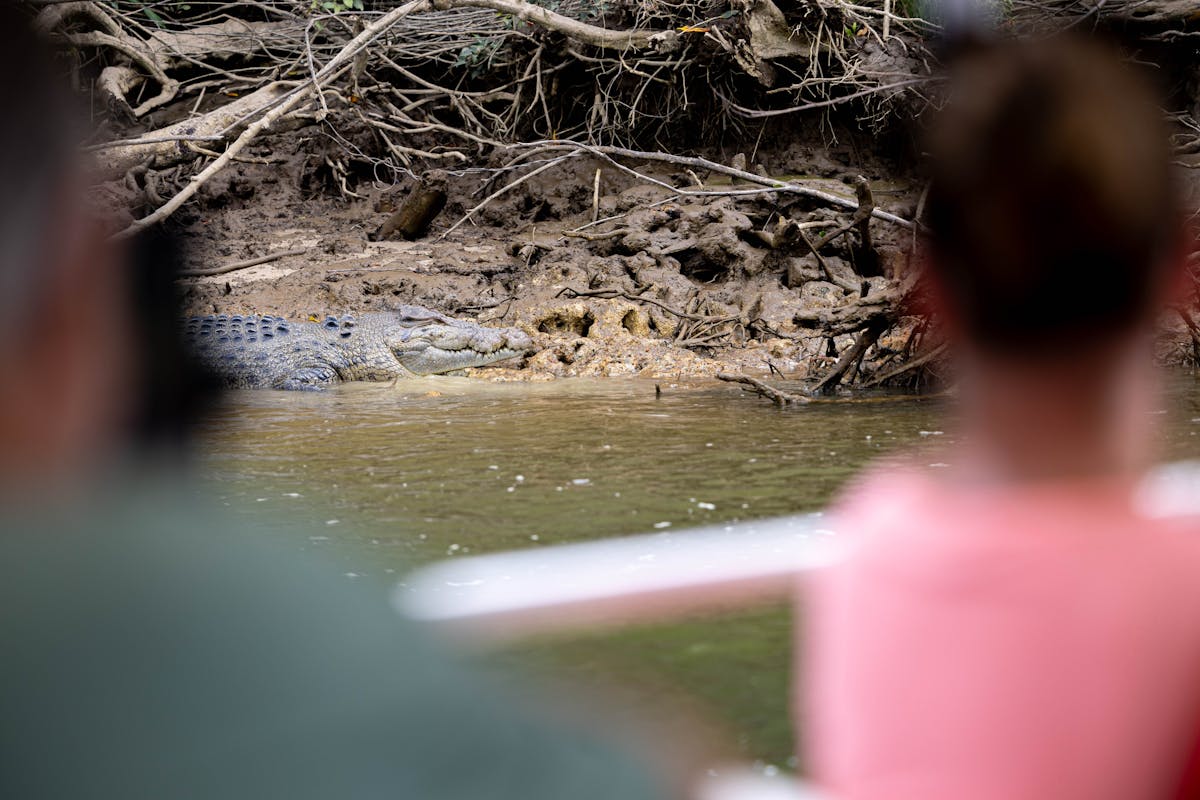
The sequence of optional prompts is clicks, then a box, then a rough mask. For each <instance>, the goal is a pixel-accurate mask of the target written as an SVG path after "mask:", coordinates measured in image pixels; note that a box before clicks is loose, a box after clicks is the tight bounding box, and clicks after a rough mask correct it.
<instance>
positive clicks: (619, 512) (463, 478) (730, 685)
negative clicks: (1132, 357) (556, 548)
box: [202, 376, 1200, 765]
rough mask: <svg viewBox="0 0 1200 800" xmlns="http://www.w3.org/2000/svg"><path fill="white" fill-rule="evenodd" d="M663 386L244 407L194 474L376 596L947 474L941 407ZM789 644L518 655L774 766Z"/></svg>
mask: <svg viewBox="0 0 1200 800" xmlns="http://www.w3.org/2000/svg"><path fill="white" fill-rule="evenodd" d="M660 385H661V386H662V390H663V391H662V394H661V396H656V392H655V385H654V383H648V382H644V381H618V380H608V381H585V380H571V381H558V382H554V383H547V384H489V383H483V382H472V381H468V380H465V379H422V380H419V381H410V382H405V383H402V384H399V385H397V386H395V387H384V386H368V385H351V386H345V387H341V388H340V389H338V390H335V391H331V392H326V393H319V394H308V393H281V392H247V393H243V394H238V395H235V396H234V397H233V398H232V401H231V402H230V404H229V405H228V406H227V408H226V409H225V410H224V411H222V412H221V413H220V414H219V415H218V416H217V417H216V418H215V419H213V420H212V421H211V422H210V423H209V424H208V425H207V426H206V427H205V429H204V430H203V432H202V448H203V450H204V457H203V461H202V464H203V469H204V472H205V474H206V476H207V477H209V478H211V480H212V481H213V482H214V484H215V486H216V490H217V492H218V494H219V495H220V496H221V498H222V499H223V500H225V501H226V502H228V503H229V504H230V505H231V506H232V507H233V508H235V509H236V510H237V511H239V512H241V513H246V514H251V515H273V516H277V515H285V516H286V517H287V518H292V519H296V520H298V521H302V522H307V523H309V524H307V525H305V524H298V525H297V527H296V534H295V536H296V541H295V546H296V547H303V548H313V549H319V550H324V551H326V552H327V555H328V556H329V557H330V558H331V559H333V560H335V561H336V562H337V563H338V564H339V568H340V569H342V571H343V572H345V573H346V574H347V579H348V580H352V579H357V578H368V579H369V578H372V577H374V578H384V579H389V580H390V579H392V576H398V575H399V574H401V573H402V572H403V571H404V570H405V569H406V568H409V567H411V566H413V565H416V564H419V563H423V562H426V561H429V560H432V559H436V558H444V557H448V556H449V557H453V556H457V555H461V554H467V553H480V552H486V551H493V550H501V549H510V548H517V547H541V546H545V545H547V544H553V543H558V542H565V541H574V540H582V539H592V538H599V537H608V536H618V535H623V534H631V533H641V532H647V531H651V530H656V529H658V530H662V529H665V528H668V527H669V528H671V529H673V530H674V529H680V528H684V527H686V526H690V525H701V524H706V523H715V522H724V521H729V520H738V519H749V518H753V517H766V516H774V515H779V514H787V513H792V512H800V511H811V510H815V509H818V508H820V507H821V506H822V505H823V504H825V503H826V502H828V500H829V499H830V497H831V496H832V494H833V493H834V492H835V490H836V489H837V487H839V486H840V485H841V484H842V483H843V482H844V481H845V480H846V479H847V477H848V476H850V475H851V474H853V473H854V472H856V471H857V470H859V469H860V468H861V467H862V466H863V464H865V463H866V462H868V461H870V460H871V459H873V458H876V457H878V456H880V455H881V454H883V453H885V452H888V451H890V450H893V449H895V448H897V447H903V448H905V449H906V450H908V451H910V452H912V451H915V452H916V453H917V454H918V455H919V456H925V457H928V459H929V462H930V463H938V464H942V463H944V459H943V457H942V456H941V455H939V453H938V450H939V448H940V446H941V445H944V444H946V443H947V441H946V440H947V439H948V438H949V435H948V434H947V433H944V432H943V430H944V426H945V421H944V420H945V417H946V415H947V413H948V411H949V409H948V408H947V405H946V403H945V402H942V401H930V400H921V399H917V398H896V399H890V400H884V399H880V400H877V401H873V402H866V403H845V404H841V403H839V404H831V405H812V406H807V407H804V408H799V409H792V410H780V409H777V408H775V407H774V406H773V405H771V404H770V403H768V402H766V401H764V400H761V399H759V398H754V397H750V396H747V395H744V394H743V393H742V392H741V390H740V389H738V388H736V387H732V386H726V385H712V386H702V387H694V386H693V387H684V386H673V385H672V384H670V383H669V382H661V384H660ZM1171 398H1172V404H1173V406H1174V411H1173V412H1172V413H1168V414H1167V415H1166V419H1167V423H1166V425H1165V426H1164V431H1165V434H1164V436H1165V445H1166V447H1165V450H1166V452H1167V454H1168V455H1169V456H1170V457H1171V458H1195V457H1200V436H1198V435H1197V434H1198V433H1200V383H1197V381H1196V380H1195V379H1194V378H1192V377H1190V376H1180V377H1178V378H1176V379H1174V380H1173V382H1172V385H1171ZM1164 413H1165V411H1164ZM948 468H952V465H950V466H949V467H948ZM789 628H790V620H789V619H788V615H787V612H786V610H784V609H771V610H765V611H763V610H759V611H754V612H750V613H747V614H741V615H738V616H736V617H731V618H723V619H720V620H709V621H693V622H689V623H685V624H673V625H662V626H654V627H652V628H646V629H641V630H632V631H625V632H620V633H616V634H611V633H610V634H605V635H603V636H599V635H589V636H581V637H579V638H577V639H575V640H573V641H569V642H558V643H556V644H554V645H553V646H552V647H549V648H548V649H547V648H542V647H539V648H533V649H534V650H535V651H536V655H537V658H538V659H539V660H543V661H544V660H550V661H553V662H554V663H555V664H557V665H558V667H559V669H560V670H563V671H566V672H569V673H573V674H575V675H576V676H577V677H580V678H582V679H585V680H591V679H595V678H599V677H601V676H612V675H614V674H615V675H618V676H622V677H623V678H627V679H629V680H632V681H634V682H635V683H636V684H638V685H639V686H640V687H642V688H641V690H640V691H641V692H642V694H643V695H646V696H648V695H650V694H656V693H659V692H661V691H665V690H667V689H668V687H669V689H670V690H671V691H673V692H674V691H677V692H678V693H680V694H682V695H686V696H688V697H691V698H695V699H696V700H697V701H698V702H699V703H700V704H701V705H702V706H703V707H705V708H706V709H708V711H709V713H710V714H711V715H712V716H714V717H716V718H717V719H719V720H721V721H722V722H723V724H724V726H725V728H726V730H727V731H728V732H729V738H730V739H731V741H732V745H733V747H735V748H736V749H737V750H738V751H739V752H740V753H741V755H743V756H748V757H751V758H756V759H760V760H762V761H764V762H767V763H773V764H780V765H783V764H786V763H788V759H789V757H790V754H791V752H792V747H793V745H792V742H791V738H790V733H789V725H788V721H787V708H786V692H787V662H788V658H789V651H788V648H789V642H788V639H789Z"/></svg>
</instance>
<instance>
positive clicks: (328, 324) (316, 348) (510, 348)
mask: <svg viewBox="0 0 1200 800" xmlns="http://www.w3.org/2000/svg"><path fill="white" fill-rule="evenodd" d="M184 335H185V337H186V339H187V341H188V344H189V346H190V347H191V348H192V350H193V352H195V353H196V355H197V356H198V357H199V358H200V360H201V362H202V363H203V364H204V365H205V366H206V367H208V368H209V369H211V370H212V371H213V372H214V373H216V374H217V375H218V376H219V377H220V378H221V379H222V380H223V381H224V382H225V383H226V384H227V385H229V386H233V387H240V388H250V389H322V388H325V387H328V386H331V385H333V384H336V383H341V382H343V381H391V380H395V379H397V378H408V377H412V376H415V375H434V374H439V373H446V372H454V371H456V370H461V369H466V368H467V367H480V366H484V365H486V364H492V363H495V362H497V361H503V360H505V359H508V358H514V357H516V356H519V355H522V354H524V353H526V352H528V351H529V350H530V349H531V346H532V342H531V341H530V339H529V336H528V335H526V334H525V333H524V332H523V331H520V330H518V329H516V328H485V327H483V326H482V325H476V324H474V323H472V322H464V321H462V320H456V319H452V318H450V317H447V316H445V315H444V314H439V313H438V312H436V311H431V310H429V309H427V308H422V307H420V306H402V307H401V308H399V309H398V310H396V311H394V312H379V313H371V314H363V315H360V316H356V317H352V316H344V317H326V318H325V320H324V321H323V322H293V321H289V320H286V319H283V318H282V317H270V316H266V317H260V316H253V315H237V314H235V315H226V314H221V315H219V316H207V317H190V318H189V319H187V320H186V321H185V323H184Z"/></svg>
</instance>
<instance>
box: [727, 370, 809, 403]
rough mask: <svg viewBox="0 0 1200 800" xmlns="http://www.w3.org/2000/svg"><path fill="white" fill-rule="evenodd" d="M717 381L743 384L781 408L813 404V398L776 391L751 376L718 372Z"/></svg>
mask: <svg viewBox="0 0 1200 800" xmlns="http://www.w3.org/2000/svg"><path fill="white" fill-rule="evenodd" d="M717 380H719V381H727V382H728V383H742V384H745V385H746V386H749V387H750V388H752V389H753V390H754V392H755V394H760V395H762V396H763V397H766V398H767V399H769V400H771V401H773V402H774V403H775V405H777V406H779V407H780V408H782V407H784V406H798V405H804V404H806V403H811V402H812V398H811V397H806V396H804V395H802V394H792V393H791V392H785V391H782V390H780V389H776V388H775V387H774V386H771V385H770V384H768V383H764V382H763V381H760V380H759V379H758V378H751V377H750V376H749V375H732V374H730V373H728V372H718V373H717Z"/></svg>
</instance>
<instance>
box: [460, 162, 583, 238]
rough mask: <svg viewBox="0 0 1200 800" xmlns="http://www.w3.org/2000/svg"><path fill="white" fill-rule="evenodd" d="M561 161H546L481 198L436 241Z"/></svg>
mask: <svg viewBox="0 0 1200 800" xmlns="http://www.w3.org/2000/svg"><path fill="white" fill-rule="evenodd" d="M563 160H564V159H562V158H556V159H554V160H553V161H548V162H546V163H545V164H543V165H542V166H540V167H538V168H537V169H535V170H530V171H529V172H526V173H525V174H524V175H522V176H521V177H519V178H517V179H516V180H515V181H512V182H510V183H508V184H506V185H504V186H502V187H500V188H499V189H497V190H496V191H494V192H492V193H491V194H489V195H488V196H487V197H485V198H483V200H481V201H479V204H478V205H476V206H475V207H474V208H472V209H471V210H470V211H468V212H467V213H466V214H463V215H462V218H461V219H459V220H458V222H456V223H454V224H453V225H451V226H450V227H449V228H447V229H446V230H445V231H444V232H443V233H442V235H441V236H439V237H438V241H439V242H440V241H442V240H443V239H445V238H446V237H447V236H449V235H450V234H452V233H454V231H456V230H458V227H459V226H460V225H462V224H463V223H464V222H466V221H467V220H469V219H470V218H471V216H472V215H473V214H474V213H475V212H476V211H479V210H480V209H481V208H483V207H484V206H486V205H487V204H488V203H490V202H492V201H493V200H495V199H496V198H497V197H499V196H500V195H502V194H504V193H505V192H507V191H509V190H510V189H515V188H517V187H518V186H520V185H521V184H522V183H524V182H525V181H527V180H529V179H530V178H532V177H533V176H535V175H538V174H539V173H542V172H545V171H546V170H548V169H550V168H551V167H553V166H555V165H556V164H558V163H559V162H560V161H563Z"/></svg>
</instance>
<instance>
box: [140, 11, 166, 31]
mask: <svg viewBox="0 0 1200 800" xmlns="http://www.w3.org/2000/svg"><path fill="white" fill-rule="evenodd" d="M142 13H144V14H145V15H146V16H147V17H149V18H150V21H151V22H153V23H154V24H155V25H157V26H158V27H160V28H161V27H162V26H163V18H162V17H161V16H159V14H158V12H157V11H155V10H154V9H153V8H146V7H143V8H142Z"/></svg>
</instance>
